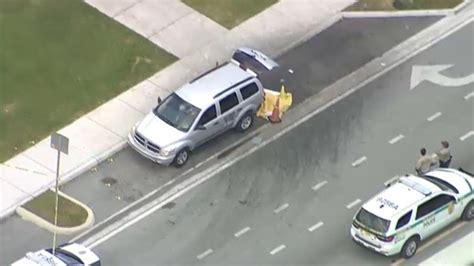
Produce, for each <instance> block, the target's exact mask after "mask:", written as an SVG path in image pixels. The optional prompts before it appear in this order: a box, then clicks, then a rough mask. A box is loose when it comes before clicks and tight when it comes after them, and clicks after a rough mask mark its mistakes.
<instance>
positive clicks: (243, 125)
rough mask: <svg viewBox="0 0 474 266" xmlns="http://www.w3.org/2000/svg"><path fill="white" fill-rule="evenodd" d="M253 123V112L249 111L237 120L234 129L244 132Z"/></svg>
mask: <svg viewBox="0 0 474 266" xmlns="http://www.w3.org/2000/svg"><path fill="white" fill-rule="evenodd" d="M252 124H253V114H252V113H251V112H247V113H245V114H244V115H243V116H242V117H241V118H240V120H239V122H238V123H237V126H236V130H237V131H239V132H245V131H247V129H249V128H250V127H251V126H252Z"/></svg>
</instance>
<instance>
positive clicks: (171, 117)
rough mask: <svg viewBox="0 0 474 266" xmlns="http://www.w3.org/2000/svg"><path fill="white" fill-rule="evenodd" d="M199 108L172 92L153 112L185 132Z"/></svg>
mask: <svg viewBox="0 0 474 266" xmlns="http://www.w3.org/2000/svg"><path fill="white" fill-rule="evenodd" d="M199 111H200V109H199V108H197V107H195V106H193V105H192V104H190V103H188V102H186V101H185V100H183V99H181V98H180V97H179V96H178V95H177V94H176V93H172V94H171V95H170V96H168V97H166V99H164V100H163V102H162V103H161V104H159V105H158V106H157V107H156V108H155V109H154V110H153V113H154V114H155V115H156V116H157V117H158V118H160V119H161V120H163V121H165V122H166V123H167V124H169V125H170V126H172V127H175V128H176V129H178V130H180V131H183V132H187V131H188V130H189V128H191V126H192V125H193V122H194V120H195V119H196V117H197V116H198V114H199Z"/></svg>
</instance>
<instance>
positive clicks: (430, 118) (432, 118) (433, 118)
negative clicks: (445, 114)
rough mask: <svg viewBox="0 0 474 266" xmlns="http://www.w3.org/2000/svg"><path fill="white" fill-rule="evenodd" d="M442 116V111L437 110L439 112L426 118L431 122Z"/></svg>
mask: <svg viewBox="0 0 474 266" xmlns="http://www.w3.org/2000/svg"><path fill="white" fill-rule="evenodd" d="M440 116H441V112H437V113H435V114H433V115H432V116H430V117H428V118H427V119H426V120H428V121H429V122H431V121H433V120H435V119H436V118H438V117H440Z"/></svg>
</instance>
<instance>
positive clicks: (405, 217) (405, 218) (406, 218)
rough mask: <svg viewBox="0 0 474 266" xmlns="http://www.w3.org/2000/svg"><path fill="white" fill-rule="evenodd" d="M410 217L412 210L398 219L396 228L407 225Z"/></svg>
mask: <svg viewBox="0 0 474 266" xmlns="http://www.w3.org/2000/svg"><path fill="white" fill-rule="evenodd" d="M410 218H411V211H409V212H408V213H406V214H405V215H403V216H402V217H400V219H398V222H397V226H396V227H395V229H398V228H400V227H403V226H404V225H406V224H407V223H408V222H409V221H410Z"/></svg>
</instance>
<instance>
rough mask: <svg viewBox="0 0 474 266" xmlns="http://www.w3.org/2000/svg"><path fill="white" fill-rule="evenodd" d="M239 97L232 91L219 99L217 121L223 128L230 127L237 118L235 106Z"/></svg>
mask: <svg viewBox="0 0 474 266" xmlns="http://www.w3.org/2000/svg"><path fill="white" fill-rule="evenodd" d="M238 105H239V99H238V98H237V94H236V93H235V92H232V93H231V94H228V95H226V96H225V97H223V98H221V99H220V100H219V108H220V112H221V114H220V118H219V122H220V123H223V124H224V129H228V128H230V127H232V125H233V124H234V122H235V119H236V118H237V107H238Z"/></svg>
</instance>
